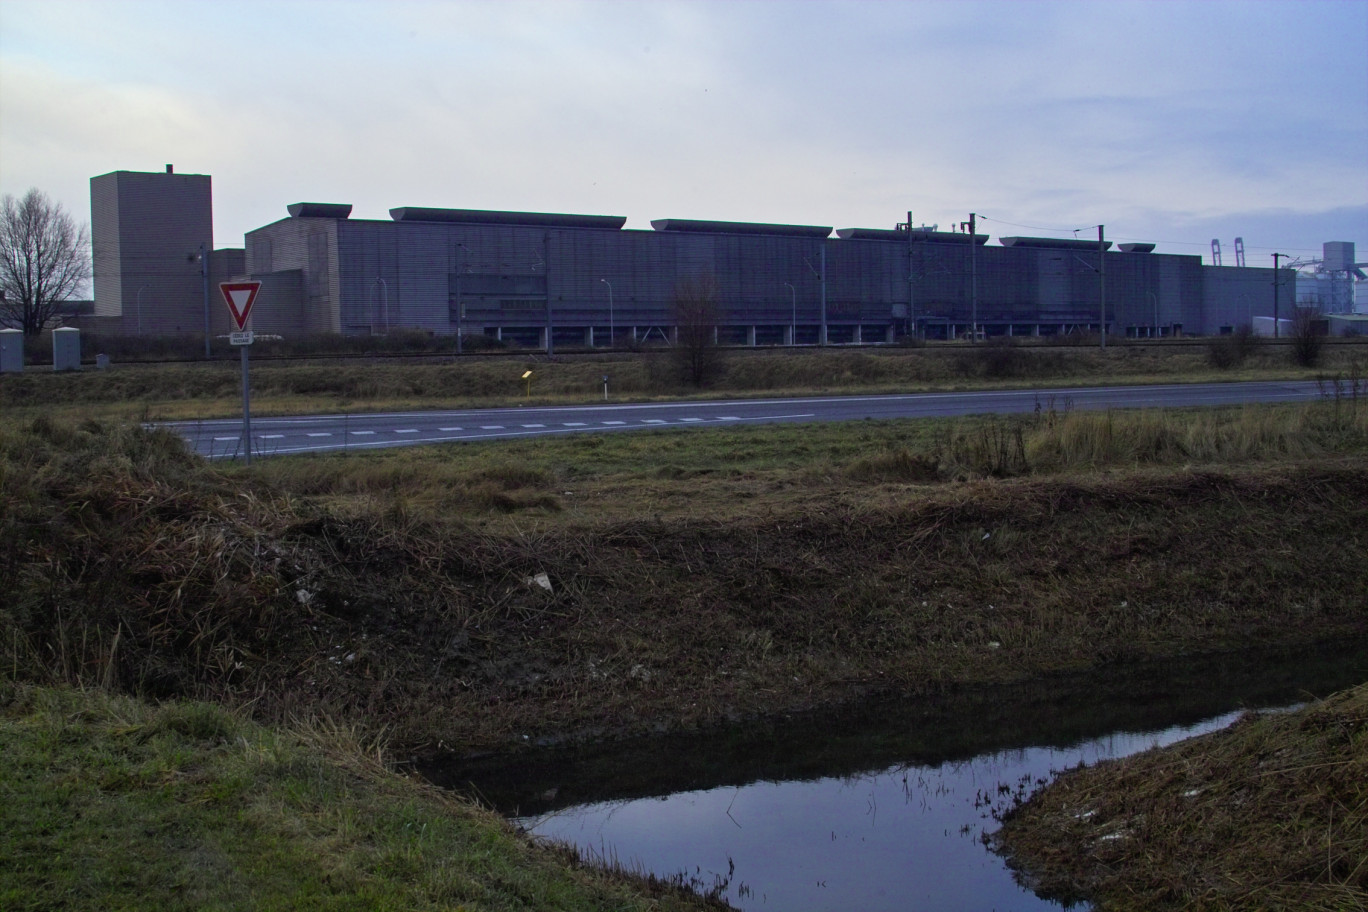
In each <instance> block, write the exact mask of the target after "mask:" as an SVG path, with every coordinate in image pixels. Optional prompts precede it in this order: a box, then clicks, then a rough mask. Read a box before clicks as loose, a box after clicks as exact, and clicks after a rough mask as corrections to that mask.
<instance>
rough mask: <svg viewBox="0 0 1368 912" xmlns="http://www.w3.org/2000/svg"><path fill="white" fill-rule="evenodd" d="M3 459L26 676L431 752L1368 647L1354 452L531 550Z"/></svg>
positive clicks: (557, 533) (90, 439)
mask: <svg viewBox="0 0 1368 912" xmlns="http://www.w3.org/2000/svg"><path fill="white" fill-rule="evenodd" d="M12 439H13V438H11V440H12ZM7 447H8V449H7V450H6V451H5V453H4V456H5V460H6V461H5V463H4V466H5V467H4V469H3V471H4V473H5V474H4V475H3V476H0V480H3V481H4V485H3V490H4V495H3V498H0V508H2V509H3V513H2V514H0V527H2V531H3V536H2V537H0V587H3V590H4V591H5V592H6V598H5V602H4V605H3V607H0V625H2V626H3V627H4V628H5V629H4V636H3V643H2V644H0V648H3V650H4V655H3V660H4V664H5V666H7V667H8V668H9V669H12V671H13V673H14V674H16V675H17V676H18V677H23V678H32V679H44V680H51V679H63V680H79V681H85V682H104V683H110V684H114V685H116V686H120V687H124V688H129V689H132V690H137V691H141V692H145V693H149V694H151V695H154V696H170V695H194V696H205V697H211V698H216V699H223V700H229V701H233V702H238V701H244V702H245V701H251V702H252V704H253V705H254V707H255V708H256V711H257V712H258V713H259V714H260V715H262V716H263V717H266V718H281V717H285V716H287V715H290V714H296V715H300V714H303V715H312V714H319V713H325V714H328V715H332V716H335V717H338V718H341V719H344V720H349V721H353V722H356V723H359V724H361V725H364V726H369V727H379V726H385V727H387V729H388V731H389V733H390V735H391V736H392V737H393V738H395V739H396V740H397V742H398V743H399V744H400V745H401V746H403V747H407V748H412V749H418V750H421V749H430V748H435V747H438V746H441V747H442V748H444V749H449V750H454V751H457V752H471V751H479V750H486V749H491V748H496V747H506V746H508V745H510V744H513V743H523V742H525V741H526V742H530V743H535V742H537V741H546V740H557V739H563V738H575V737H584V736H612V735H618V734H627V733H640V732H646V731H654V730H660V729H663V728H677V727H687V726H696V725H705V724H708V723H711V722H715V721H720V720H723V719H728V718H736V717H741V716H748V715H756V714H763V713H768V712H776V711H784V710H791V709H798V708H807V707H812V706H816V705H821V704H827V703H835V702H839V701H841V700H846V699H850V698H852V697H854V696H858V695H861V694H865V693H869V692H871V691H901V692H918V691H927V690H931V689H936V688H943V687H949V686H953V685H957V684H965V683H987V682H998V681H1010V680H1022V679H1027V678H1030V677H1032V676H1038V675H1045V674H1050V673H1054V672H1058V671H1063V670H1083V669H1089V668H1096V667H1099V666H1102V665H1106V664H1114V663H1118V662H1127V661H1133V660H1142V659H1145V658H1148V657H1159V656H1171V655H1177V654H1183V653H1195V652H1207V651H1219V650H1225V649H1233V648H1240V647H1243V646H1249V645H1259V644H1268V643H1303V642H1310V641H1313V640H1317V639H1323V638H1326V637H1330V636H1337V635H1342V634H1355V635H1360V634H1363V633H1365V632H1368V610H1366V609H1365V600H1364V597H1363V593H1364V592H1365V591H1368V565H1365V564H1364V562H1362V561H1359V560H1351V559H1348V558H1347V557H1346V555H1348V554H1354V553H1362V550H1363V546H1364V541H1363V538H1364V536H1365V534H1368V532H1365V530H1368V472H1365V471H1364V469H1363V467H1362V465H1360V464H1358V463H1355V462H1326V463H1322V464H1317V465H1311V464H1302V465H1291V466H1282V467H1277V468H1264V469H1258V470H1237V469H1232V470H1223V471H1219V472H1205V473H1204V472H1190V471H1179V472H1172V473H1153V472H1152V473H1146V474H1134V473H1115V474H1111V475H1107V476H1101V477H1097V478H1095V479H1092V480H1089V481H1086V482H1080V481H1070V482H1063V481H1055V480H1030V479H1019V480H1013V481H985V482H976V483H968V484H958V485H950V486H940V487H924V488H920V487H915V486H901V487H898V488H890V489H889V495H888V497H887V498H886V499H885V500H884V501H883V502H881V503H878V504H877V505H874V506H870V507H868V508H866V509H860V510H855V509H852V508H849V507H843V508H833V509H832V510H831V511H828V512H823V511H821V510H812V509H808V510H805V511H803V512H802V513H776V514H775V515H772V516H759V517H756V516H751V518H748V519H746V520H745V521H744V522H709V521H702V520H697V519H674V520H671V519H666V520H656V521H644V520H643V521H634V522H622V521H615V522H611V523H600V524H597V525H590V526H584V527H572V526H568V525H567V526H563V527H558V528H557V529H556V530H554V531H548V532H543V533H539V534H517V533H513V532H499V533H493V532H486V531H481V530H480V529H479V528H478V527H473V526H471V525H468V524H464V523H459V522H451V523H438V522H433V521H426V522H419V521H417V520H414V519H412V518H410V517H408V516H407V515H405V513H404V512H403V510H402V509H393V510H389V511H387V512H385V513H384V514H383V515H369V516H363V517H360V518H345V519H344V518H339V517H337V516H331V515H327V514H324V513H321V512H317V511H311V510H305V509H303V508H300V507H299V506H298V505H297V504H296V503H294V502H293V501H291V500H290V499H289V498H288V497H286V496H284V495H282V494H279V493H275V492H272V491H270V490H268V489H266V488H264V487H260V486H256V485H252V484H244V483H242V482H240V481H239V482H234V483H230V482H229V481H228V480H227V479H226V478H225V477H224V476H222V475H220V474H218V473H216V471H215V470H214V469H212V468H211V467H206V466H204V465H203V464H201V463H199V462H198V461H197V460H194V459H192V458H190V457H187V456H185V455H184V454H183V452H182V451H181V450H180V449H179V446H178V444H176V443H175V441H172V440H169V439H166V438H164V437H162V436H160V435H156V434H150V435H149V434H146V433H143V432H140V431H124V430H118V431H111V430H107V429H102V428H100V427H98V426H89V427H86V428H82V429H75V430H73V429H62V428H56V427H52V426H49V425H45V424H43V423H42V422H39V423H37V424H35V428H34V430H33V432H32V433H30V434H28V435H26V436H25V437H24V439H23V440H22V441H20V442H19V443H13V442H11V443H9V444H7Z"/></svg>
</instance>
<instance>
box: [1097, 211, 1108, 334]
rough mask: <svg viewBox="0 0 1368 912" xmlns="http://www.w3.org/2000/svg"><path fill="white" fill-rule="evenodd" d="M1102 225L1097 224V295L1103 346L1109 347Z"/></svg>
mask: <svg viewBox="0 0 1368 912" xmlns="http://www.w3.org/2000/svg"><path fill="white" fill-rule="evenodd" d="M1103 227H1104V226H1102V225H1098V226H1097V296H1098V299H1099V300H1100V301H1101V311H1102V347H1103V348H1106V347H1107V242H1106V241H1104V240H1103V239H1102V230H1103Z"/></svg>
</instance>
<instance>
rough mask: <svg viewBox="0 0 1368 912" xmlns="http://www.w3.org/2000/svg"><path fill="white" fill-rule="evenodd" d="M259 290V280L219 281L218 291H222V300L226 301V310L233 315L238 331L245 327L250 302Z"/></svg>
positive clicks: (250, 307)
mask: <svg viewBox="0 0 1368 912" xmlns="http://www.w3.org/2000/svg"><path fill="white" fill-rule="evenodd" d="M260 290H261V283H260V282H220V283H219V291H221V292H223V300H225V301H227V302H228V312H229V313H231V314H232V315H233V322H234V323H236V324H237V328H238V331H239V332H241V331H242V330H244V329H246V328H247V315H248V314H250V313H251V312H252V302H253V301H255V300H256V296H257V292H258V291H260Z"/></svg>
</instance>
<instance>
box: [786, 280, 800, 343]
mask: <svg viewBox="0 0 1368 912" xmlns="http://www.w3.org/2000/svg"><path fill="white" fill-rule="evenodd" d="M784 284H785V285H787V286H788V290H789V296H790V297H792V298H793V319H792V321H791V322H790V323H789V345H797V344H798V289H796V288H794V287H793V284H792V283H791V282H785V283H784Z"/></svg>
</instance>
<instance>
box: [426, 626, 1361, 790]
mask: <svg viewBox="0 0 1368 912" xmlns="http://www.w3.org/2000/svg"><path fill="white" fill-rule="evenodd" d="M1364 681H1368V639H1363V640H1359V641H1355V642H1349V643H1344V642H1335V643H1326V644H1320V645H1318V646H1316V647H1312V648H1309V649H1293V650H1287V649H1254V650H1248V651H1244V652H1239V653H1226V654H1221V655H1214V656H1201V657H1183V658H1178V659H1165V660H1158V661H1152V662H1144V663H1133V664H1130V665H1125V666H1121V667H1116V668H1107V669H1100V670H1097V671H1093V672H1089V673H1086V674H1061V675H1052V676H1047V677H1041V678H1035V679H1032V680H1030V681H1024V682H1018V683H1014V684H1000V685H980V686H973V687H971V686H964V687H957V688H952V689H949V690H947V691H945V692H943V693H939V694H925V695H922V696H918V697H906V696H904V697H893V698H884V699H877V698H875V699H869V700H865V701H862V702H859V703H855V704H852V705H848V706H843V707H841V708H840V709H839V710H835V711H833V710H831V709H818V710H815V711H810V712H801V713H791V714H786V715H783V716H773V715H771V716H765V717H761V718H757V719H753V720H748V721H746V722H743V723H739V724H734V725H727V726H721V727H717V728H714V729H710V730H707V731H704V732H680V733H672V734H664V735H651V736H645V737H639V738H632V739H623V740H619V741H613V742H603V741H600V742H595V743H591V744H576V745H566V746H563V747H559V748H555V747H552V748H544V749H541V750H534V751H526V750H524V751H521V752H516V753H508V752H504V753H492V754H486V755H482V756H478V757H440V756H435V757H428V758H424V759H423V760H422V761H420V762H418V763H416V764H414V767H415V768H416V769H417V771H418V772H420V773H421V774H422V775H423V776H424V778H426V779H428V780H429V781H431V782H434V783H436V784H438V785H441V786H442V787H444V788H449V789H454V790H456V791H458V792H463V793H467V794H470V795H472V796H474V797H477V799H478V800H479V801H480V802H481V803H482V804H485V805H487V806H490V807H492V808H494V809H496V810H498V811H500V812H502V813H505V814H508V815H511V816H527V817H535V816H538V815H542V814H547V813H551V812H555V811H559V810H562V809H564V808H569V807H573V806H576V805H582V804H591V803H601V802H609V803H613V804H616V803H618V802H623V801H633V800H637V799H643V798H657V797H661V796H666V795H671V794H674V793H679V792H699V791H706V790H710V789H719V788H733V787H744V786H746V785H749V784H751V783H754V782H757V781H765V782H787V781H813V780H817V779H824V778H834V779H842V780H844V779H849V778H852V777H855V778H858V777H861V776H864V775H868V774H869V773H870V771H873V770H882V769H887V768H891V767H902V768H906V767H911V766H920V767H932V768H934V767H939V766H941V765H943V764H956V763H961V762H968V761H969V760H971V759H972V758H974V757H978V756H980V755H984V754H992V753H994V752H999V751H1016V750H1023V749H1026V748H1037V747H1049V748H1060V749H1065V748H1069V747H1072V746H1074V745H1077V744H1080V743H1083V742H1086V741H1089V740H1091V739H1095V738H1101V737H1104V736H1107V735H1110V734H1112V733H1115V732H1156V731H1162V730H1164V729H1167V728H1171V727H1174V726H1184V725H1194V724H1197V723H1199V722H1202V721H1204V720H1207V719H1211V718H1215V717H1217V716H1221V715H1224V714H1227V713H1231V712H1238V711H1241V710H1245V709H1248V708H1250V707H1260V706H1280V705H1289V704H1292V703H1297V702H1301V701H1305V700H1308V699H1312V698H1314V697H1317V696H1321V697H1324V696H1329V695H1330V694H1332V693H1334V692H1336V691H1338V690H1342V689H1344V688H1345V687H1350V686H1354V685H1357V684H1360V683H1362V682H1364ZM1003 803H1004V805H1006V803H1007V802H1006V799H1003Z"/></svg>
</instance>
